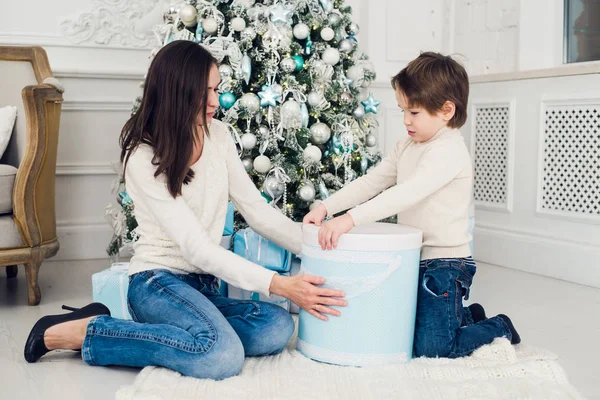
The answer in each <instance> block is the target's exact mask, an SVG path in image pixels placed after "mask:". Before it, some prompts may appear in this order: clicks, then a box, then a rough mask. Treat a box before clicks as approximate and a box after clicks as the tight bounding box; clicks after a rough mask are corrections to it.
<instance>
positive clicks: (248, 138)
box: [241, 133, 256, 150]
mask: <svg viewBox="0 0 600 400" xmlns="http://www.w3.org/2000/svg"><path fill="white" fill-rule="evenodd" d="M241 140H242V147H243V148H244V149H246V150H252V149H253V148H254V147H256V135H254V134H253V133H244V134H243V135H242V137H241Z"/></svg>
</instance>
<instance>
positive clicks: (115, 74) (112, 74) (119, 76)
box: [52, 68, 146, 82]
mask: <svg viewBox="0 0 600 400" xmlns="http://www.w3.org/2000/svg"><path fill="white" fill-rule="evenodd" d="M52 72H53V74H54V77H55V78H75V79H111V80H132V81H140V82H141V81H143V80H144V74H145V73H146V71H138V70H127V69H121V70H111V71H100V70H89V71H84V70H75V69H66V68H62V69H61V68H57V69H53V71H52Z"/></svg>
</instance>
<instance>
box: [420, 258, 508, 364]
mask: <svg viewBox="0 0 600 400" xmlns="http://www.w3.org/2000/svg"><path fill="white" fill-rule="evenodd" d="M475 270H476V267H475V262H474V261H473V259H472V258H471V257H468V258H448V259H445V258H440V259H433V260H423V261H421V264H420V268H419V291H418V300H417V317H416V321H415V341H414V354H415V357H421V356H424V357H448V358H457V357H463V356H466V355H468V354H470V353H472V352H473V351H474V350H476V349H477V348H479V347H481V346H483V345H484V344H488V343H491V342H492V341H493V340H494V339H495V338H497V337H507V338H508V339H511V333H510V329H509V327H508V326H507V325H506V323H505V322H504V320H502V319H501V318H499V317H497V316H496V317H493V318H489V319H487V320H484V321H479V322H477V323H473V319H472V316H471V313H470V311H469V309H468V308H466V307H463V304H462V300H463V297H464V298H465V300H467V299H468V298H469V289H470V288H471V284H472V283H473V276H474V275H475Z"/></svg>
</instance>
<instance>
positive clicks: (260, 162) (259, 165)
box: [254, 154, 271, 174]
mask: <svg viewBox="0 0 600 400" xmlns="http://www.w3.org/2000/svg"><path fill="white" fill-rule="evenodd" d="M254 169H255V170H256V172H258V173H261V174H266V173H267V172H269V170H270V169H271V160H269V157H267V156H265V155H262V154H261V155H260V156H258V157H256V158H255V159H254Z"/></svg>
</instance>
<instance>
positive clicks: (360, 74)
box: [346, 65, 365, 82]
mask: <svg viewBox="0 0 600 400" xmlns="http://www.w3.org/2000/svg"><path fill="white" fill-rule="evenodd" d="M346 77H348V79H350V80H352V81H353V82H355V81H360V80H361V79H364V77H365V70H364V68H363V67H361V66H360V65H353V66H351V67H350V68H348V71H346Z"/></svg>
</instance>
